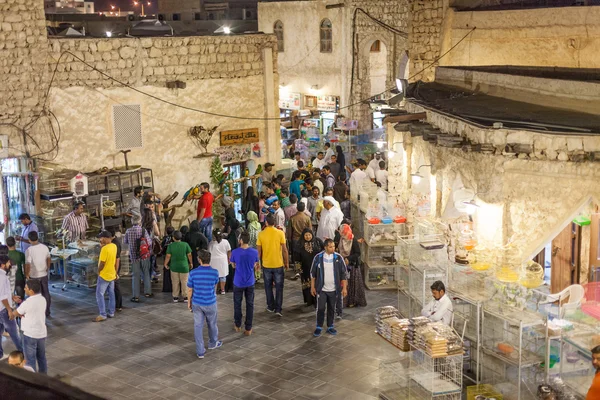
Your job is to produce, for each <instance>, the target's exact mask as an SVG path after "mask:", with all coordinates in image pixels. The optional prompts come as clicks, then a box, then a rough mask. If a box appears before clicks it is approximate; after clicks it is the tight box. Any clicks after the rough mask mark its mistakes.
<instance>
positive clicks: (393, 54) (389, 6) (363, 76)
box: [347, 0, 409, 129]
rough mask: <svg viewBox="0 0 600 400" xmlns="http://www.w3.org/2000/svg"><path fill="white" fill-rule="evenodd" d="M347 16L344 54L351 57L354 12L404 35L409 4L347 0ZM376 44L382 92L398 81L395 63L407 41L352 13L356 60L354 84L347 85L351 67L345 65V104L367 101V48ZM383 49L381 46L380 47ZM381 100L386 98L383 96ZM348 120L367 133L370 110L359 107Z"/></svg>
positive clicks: (374, 0)
mask: <svg viewBox="0 0 600 400" xmlns="http://www.w3.org/2000/svg"><path fill="white" fill-rule="evenodd" d="M349 6H350V8H349V10H348V11H349V12H348V14H347V21H348V22H347V23H348V26H349V32H348V33H349V35H350V36H349V38H350V39H349V41H348V52H349V53H348V54H349V55H352V52H353V50H352V36H351V35H352V18H353V15H354V12H355V10H356V9H357V8H360V9H362V10H364V11H366V12H367V13H368V14H370V15H371V16H372V17H373V18H375V19H377V20H380V21H382V22H383V23H385V24H387V25H389V26H391V27H393V28H395V29H396V30H398V31H400V32H403V33H405V34H408V32H409V4H408V1H407V0H400V1H398V0H351V1H349ZM376 40H380V41H381V42H382V43H383V44H384V46H385V48H386V52H387V54H386V61H385V64H384V66H385V69H386V76H385V79H384V80H385V89H389V88H391V87H395V79H396V78H397V77H398V72H399V62H400V59H401V57H402V55H403V54H404V52H405V51H406V50H407V40H406V38H405V37H403V35H401V34H398V33H394V32H393V31H391V30H389V29H387V28H385V27H383V26H381V25H379V24H377V22H375V21H373V20H372V19H371V18H369V17H368V16H367V15H365V14H364V13H363V12H360V11H357V12H356V43H355V46H356V49H355V51H356V58H355V65H354V83H353V84H352V85H351V84H350V83H351V82H350V79H351V72H352V65H351V59H350V60H349V63H350V65H348V67H349V70H350V76H349V77H348V78H349V79H348V81H347V85H348V88H350V87H352V93H349V96H350V97H349V102H350V103H352V104H353V103H356V102H358V101H361V100H364V99H368V98H369V97H371V95H372V90H371V79H370V77H371V66H370V63H369V56H370V48H371V45H372V44H373V42H375V41H376ZM382 48H383V46H382ZM384 96H389V93H385V94H384ZM350 111H351V112H350V113H351V116H352V118H355V119H358V120H359V124H360V127H361V128H363V129H370V121H371V110H370V108H369V106H368V105H364V104H361V105H360V106H355V107H353V108H352V109H351V110H350Z"/></svg>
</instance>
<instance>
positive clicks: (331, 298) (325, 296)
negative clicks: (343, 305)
mask: <svg viewBox="0 0 600 400" xmlns="http://www.w3.org/2000/svg"><path fill="white" fill-rule="evenodd" d="M336 298H337V295H336V292H335V291H334V292H323V291H321V293H318V294H317V326H318V327H320V328H322V327H323V322H324V320H325V308H327V327H328V328H330V327H332V326H333V318H334V317H335V303H336Z"/></svg>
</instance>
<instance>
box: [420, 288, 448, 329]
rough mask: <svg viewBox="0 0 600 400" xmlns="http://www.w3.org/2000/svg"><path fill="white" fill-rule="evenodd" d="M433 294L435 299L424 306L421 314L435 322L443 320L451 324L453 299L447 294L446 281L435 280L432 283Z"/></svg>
mask: <svg viewBox="0 0 600 400" xmlns="http://www.w3.org/2000/svg"><path fill="white" fill-rule="evenodd" d="M431 294H432V295H433V300H431V301H430V302H429V304H427V305H425V307H423V310H422V311H421V315H422V316H424V317H427V318H429V319H430V320H432V321H434V322H435V321H442V322H443V323H444V324H446V325H448V326H450V324H451V323H452V313H454V308H453V307H452V300H450V297H448V295H447V294H446V287H445V286H444V283H443V282H442V281H435V282H433V284H432V285H431Z"/></svg>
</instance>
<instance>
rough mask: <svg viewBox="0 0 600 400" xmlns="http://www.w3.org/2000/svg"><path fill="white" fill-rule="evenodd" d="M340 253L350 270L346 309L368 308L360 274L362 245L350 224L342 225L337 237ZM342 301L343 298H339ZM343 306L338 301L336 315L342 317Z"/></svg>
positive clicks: (345, 300) (345, 301) (345, 302)
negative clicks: (355, 307)
mask: <svg viewBox="0 0 600 400" xmlns="http://www.w3.org/2000/svg"><path fill="white" fill-rule="evenodd" d="M335 236H336V237H335V244H336V247H337V251H338V253H339V254H340V255H341V256H342V257H344V262H345V263H346V267H347V268H348V272H349V275H350V276H349V278H348V295H347V296H346V297H345V298H344V307H354V306H362V307H364V306H366V305H367V298H366V296H365V286H364V282H363V278H362V274H361V272H360V244H359V242H358V239H357V238H356V237H355V236H354V234H353V233H352V228H350V225H348V224H342V225H341V226H340V229H338V232H337V234H336V235H335ZM339 298H340V299H341V296H340V297H339ZM341 306H342V304H341V301H338V304H337V305H336V314H337V315H338V316H339V317H341V316H342V307H341Z"/></svg>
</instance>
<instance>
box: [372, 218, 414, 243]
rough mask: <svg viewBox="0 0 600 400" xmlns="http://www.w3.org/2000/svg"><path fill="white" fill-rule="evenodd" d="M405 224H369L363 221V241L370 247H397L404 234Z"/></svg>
mask: <svg viewBox="0 0 600 400" xmlns="http://www.w3.org/2000/svg"><path fill="white" fill-rule="evenodd" d="M405 226H406V225H405V224H394V223H391V224H369V223H368V222H367V221H365V227H364V229H365V240H366V242H367V243H368V245H369V246H371V247H380V246H397V245H398V240H399V239H400V238H401V237H402V236H403V235H404V233H405V230H406V229H405Z"/></svg>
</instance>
